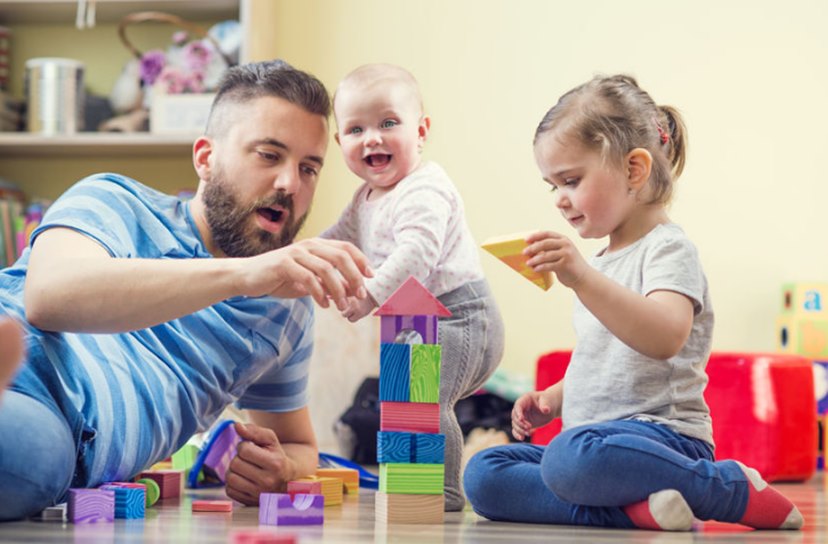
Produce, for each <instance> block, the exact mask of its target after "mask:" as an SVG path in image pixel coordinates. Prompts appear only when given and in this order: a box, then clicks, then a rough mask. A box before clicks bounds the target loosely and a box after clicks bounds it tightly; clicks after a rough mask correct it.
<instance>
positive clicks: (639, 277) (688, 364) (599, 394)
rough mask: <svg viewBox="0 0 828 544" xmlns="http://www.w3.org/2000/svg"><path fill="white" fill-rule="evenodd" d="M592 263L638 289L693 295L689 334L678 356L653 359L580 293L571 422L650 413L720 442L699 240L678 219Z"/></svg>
mask: <svg viewBox="0 0 828 544" xmlns="http://www.w3.org/2000/svg"><path fill="white" fill-rule="evenodd" d="M591 264H592V266H594V267H595V268H596V269H597V270H598V271H600V272H601V273H603V274H605V275H606V276H608V277H610V278H612V279H613V280H615V281H617V282H618V283H620V284H621V285H624V286H626V287H628V288H630V289H632V290H633V291H635V292H636V293H641V294H642V295H647V294H649V293H652V292H653V291H674V292H676V293H680V294H682V295H685V296H687V297H688V298H690V300H692V301H693V308H694V317H693V328H692V331H691V332H690V337H689V338H688V340H687V343H686V344H685V345H684V347H683V348H682V349H681V351H680V352H679V353H678V355H676V356H675V357H672V358H670V359H667V360H659V359H652V358H650V357H647V356H645V355H642V354H641V353H638V352H637V351H635V350H633V349H632V348H630V347H629V346H627V345H626V344H624V343H623V342H622V341H621V340H619V339H618V338H616V337H615V336H614V335H613V334H612V333H611V332H610V331H609V330H607V328H606V327H604V325H603V324H602V323H601V322H600V321H598V320H597V319H596V318H595V316H593V315H592V314H591V313H590V312H589V310H587V309H586V308H585V307H584V305H583V304H581V302H580V301H577V300H576V303H575V311H574V316H573V322H574V326H575V333H576V335H577V338H578V343H577V345H576V347H575V350H574V351H573V353H572V360H571V362H570V364H569V368H568V369H567V372H566V378H565V381H564V392H563V408H562V410H563V427H564V429H568V428H572V427H576V426H580V425H585V424H590V423H598V422H601V421H611V420H621V419H644V420H648V421H653V422H656V423H661V424H664V425H667V426H668V427H670V428H671V429H673V430H675V431H676V432H678V433H681V434H683V435H686V436H691V437H694V438H700V439H702V440H704V441H706V442H709V443H710V444H711V445H713V429H712V426H711V420H710V410H709V409H708V407H707V403H705V401H704V396H703V393H704V388H705V386H706V385H707V374H706V373H705V367H706V366H707V358H708V356H709V355H710V346H711V340H712V335H713V309H712V307H711V305H710V299H709V295H708V291H707V278H706V277H705V275H704V271H703V270H702V267H701V263H700V262H699V256H698V253H697V251H696V247H695V246H694V245H693V243H692V242H691V241H690V240H689V239H688V238H687V236H686V235H685V234H684V231H683V230H682V229H681V227H679V226H678V225H675V224H672V223H669V224H666V225H658V226H657V227H656V228H654V229H653V230H652V231H650V232H649V233H648V234H647V235H646V236H644V237H643V238H642V239H641V240H639V241H637V242H636V243H634V244H632V245H631V246H628V247H625V248H623V249H620V250H618V251H615V252H612V253H606V252H605V251H602V252H600V253H599V254H598V255H596V256H595V257H593V258H592V260H591Z"/></svg>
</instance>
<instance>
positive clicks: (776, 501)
mask: <svg viewBox="0 0 828 544" xmlns="http://www.w3.org/2000/svg"><path fill="white" fill-rule="evenodd" d="M735 462H736V464H738V465H739V467H740V468H741V469H742V472H744V473H745V476H747V479H748V490H749V493H750V494H749V495H748V503H747V507H746V508H745V514H744V515H743V516H742V519H740V520H739V523H741V524H742V525H747V526H748V527H754V528H756V529H799V528H800V527H802V523H803V519H802V514H800V513H799V510H798V509H797V507H796V506H794V504H793V503H792V502H791V501H789V500H788V499H787V498H786V497H785V496H784V495H782V494H781V493H780V492H779V491H777V490H775V489H774V488H773V487H771V486H770V485H768V483H767V482H766V481H765V480H763V479H762V476H760V475H759V472H757V471H756V469H752V468H749V467H746V466H745V465H743V464H742V463H740V462H739V461H735Z"/></svg>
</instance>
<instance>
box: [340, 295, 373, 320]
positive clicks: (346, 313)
mask: <svg viewBox="0 0 828 544" xmlns="http://www.w3.org/2000/svg"><path fill="white" fill-rule="evenodd" d="M376 307H377V303H376V302H374V297H372V296H371V295H370V294H369V295H368V296H366V297H365V298H357V297H349V298H348V302H347V304H346V305H345V309H344V310H342V317H344V318H345V319H347V320H348V321H350V322H351V323H355V322H357V321H359V320H360V319H362V318H363V317H365V316H366V315H368V314H370V313H371V310H373V309H374V308H376Z"/></svg>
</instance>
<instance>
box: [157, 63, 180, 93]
mask: <svg viewBox="0 0 828 544" xmlns="http://www.w3.org/2000/svg"><path fill="white" fill-rule="evenodd" d="M158 81H159V83H160V84H161V86H162V87H163V89H164V91H165V92H166V93H168V94H178V93H183V92H184V90H185V89H186V88H187V74H185V73H183V72H181V70H179V69H178V68H175V67H173V66H166V67H164V69H163V70H161V73H160V74H159V75H158Z"/></svg>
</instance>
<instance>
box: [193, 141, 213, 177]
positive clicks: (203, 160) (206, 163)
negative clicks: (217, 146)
mask: <svg viewBox="0 0 828 544" xmlns="http://www.w3.org/2000/svg"><path fill="white" fill-rule="evenodd" d="M212 154H213V142H212V140H210V138H208V137H207V136H199V137H198V139H197V140H196V141H195V143H194V144H193V166H194V167H195V171H196V173H197V174H198V178H199V179H203V180H209V179H210V177H211V176H210V172H211V165H210V157H211V156H212Z"/></svg>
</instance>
